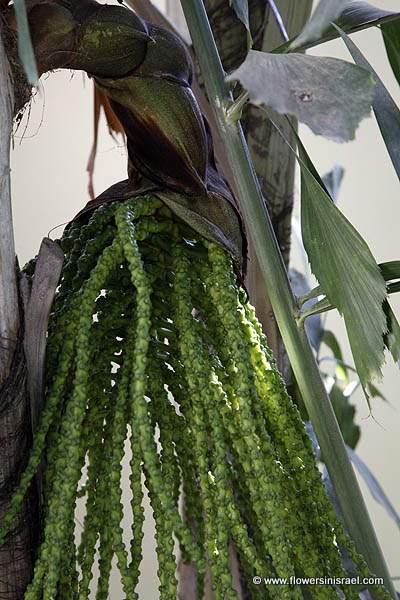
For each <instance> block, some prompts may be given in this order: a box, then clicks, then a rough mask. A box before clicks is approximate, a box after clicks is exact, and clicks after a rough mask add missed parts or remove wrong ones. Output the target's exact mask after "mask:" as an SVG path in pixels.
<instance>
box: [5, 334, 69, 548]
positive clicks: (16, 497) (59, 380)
mask: <svg viewBox="0 0 400 600" xmlns="http://www.w3.org/2000/svg"><path fill="white" fill-rule="evenodd" d="M74 334H75V327H74V326H73V325H71V326H70V328H69V329H68V330H67V331H66V332H65V343H64V351H63V354H62V355H60V357H59V361H58V373H57V376H56V378H55V379H54V382H53V384H52V387H51V389H50V391H49V393H48V396H47V401H46V404H45V406H44V408H43V411H42V413H41V417H40V423H39V426H38V429H37V431H36V432H35V443H34V446H33V448H32V450H31V453H30V456H29V460H28V464H27V466H26V468H25V471H24V472H23V474H22V476H21V479H20V481H19V485H18V489H17V490H16V491H15V492H14V494H13V496H12V498H11V502H10V506H9V509H8V511H7V513H6V514H5V516H4V517H3V519H2V521H1V523H0V524H1V527H0V546H1V545H2V544H3V542H4V540H5V537H6V536H7V534H8V533H9V531H10V529H11V527H12V525H13V523H14V521H15V519H16V516H17V514H18V513H19V511H20V510H21V507H22V503H23V501H24V498H25V495H26V492H27V490H28V488H29V485H30V483H31V481H32V479H33V477H34V476H35V474H36V472H37V470H38V468H39V465H40V461H41V458H42V455H43V452H44V450H45V444H46V436H47V434H48V431H49V429H50V427H51V426H52V424H53V422H54V419H55V417H56V416H57V411H58V410H59V406H60V403H61V402H62V398H63V392H64V386H65V381H66V378H67V375H68V373H69V369H70V365H71V362H72V358H73V352H74Z"/></svg>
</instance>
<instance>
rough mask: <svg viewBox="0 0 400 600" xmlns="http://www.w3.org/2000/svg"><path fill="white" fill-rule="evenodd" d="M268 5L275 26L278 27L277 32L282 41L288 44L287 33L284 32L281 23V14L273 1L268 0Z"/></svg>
mask: <svg viewBox="0 0 400 600" xmlns="http://www.w3.org/2000/svg"><path fill="white" fill-rule="evenodd" d="M268 4H269V5H270V7H271V10H272V12H273V13H274V17H275V21H276V24H277V25H278V27H279V31H280V32H281V35H282V37H283V39H284V40H285V42H288V41H289V36H288V32H287V31H286V27H285V25H284V23H283V20H282V16H281V13H280V12H279V10H278V7H277V6H276V4H275V0H268Z"/></svg>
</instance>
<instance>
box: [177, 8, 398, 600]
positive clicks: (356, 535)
mask: <svg viewBox="0 0 400 600" xmlns="http://www.w3.org/2000/svg"><path fill="white" fill-rule="evenodd" d="M181 4H182V7H183V10H184V13H185V17H186V22H187V24H188V27H189V31H190V34H191V38H192V41H193V45H194V49H195V52H196V56H197V59H198V61H199V64H200V68H201V71H202V74H203V78H204V81H205V86H206V90H207V93H208V98H209V101H210V104H211V106H212V109H213V111H214V114H215V117H216V123H217V126H218V130H219V134H220V137H221V140H223V141H224V142H225V148H226V155H227V160H228V162H229V166H230V167H231V170H232V174H233V177H234V181H235V184H236V189H237V194H238V201H239V203H240V208H241V211H242V214H243V216H244V220H245V224H246V228H247V231H248V233H249V236H250V238H251V241H252V243H253V244H254V249H255V252H256V255H257V258H258V261H259V264H260V269H261V273H262V276H263V281H264V285H265V291H266V293H267V294H268V296H269V298H270V300H271V304H272V307H273V310H274V314H275V317H276V320H277V323H278V326H279V329H280V332H281V335H282V338H283V341H284V344H285V347H286V351H287V353H288V356H289V360H290V364H291V366H292V369H293V372H294V375H295V377H296V380H297V383H298V386H299V389H300V392H301V395H302V398H303V400H304V403H305V405H306V408H307V411H308V414H309V416H310V419H311V421H312V423H313V426H314V428H315V431H316V434H317V437H318V441H319V444H320V446H321V449H322V451H323V454H324V457H326V465H327V468H328V471H329V474H330V476H331V479H332V482H333V485H334V487H335V492H336V494H337V497H338V499H339V502H340V506H341V509H342V511H343V515H344V520H345V525H346V528H347V530H348V531H349V533H350V535H351V537H352V538H353V540H354V542H355V544H356V547H357V549H358V551H359V552H360V553H361V554H362V555H363V556H364V558H365V560H366V561H367V564H368V566H369V568H370V569H371V571H372V572H373V573H375V574H376V575H378V576H380V577H383V578H384V580H385V584H386V586H387V588H388V590H390V593H391V594H392V596H393V598H394V599H395V598H396V593H395V590H394V587H393V584H392V582H391V580H390V575H389V572H388V569H387V566H386V564H385V560H384V558H383V555H382V551H381V549H380V547H379V543H378V540H377V538H376V535H375V531H374V528H373V526H372V523H371V520H370V518H369V515H368V511H367V509H366V506H365V504H364V500H363V497H362V495H361V491H360V488H359V486H358V483H357V479H356V476H355V473H354V470H353V467H352V466H351V463H350V461H349V458H348V455H347V452H346V447H345V444H344V441H343V437H342V434H341V432H340V429H339V426H338V423H337V420H336V417H335V414H334V412H333V409H332V405H331V403H330V400H329V397H328V395H327V393H326V390H325V386H324V383H323V381H322V379H321V375H320V372H319V370H318V366H317V364H316V362H315V358H314V355H313V352H312V349H311V347H310V344H309V341H308V339H307V335H306V333H305V331H304V329H303V328H301V327H300V328H299V327H298V324H297V322H296V315H297V313H298V306H297V303H296V300H295V298H294V295H293V293H292V290H291V287H290V283H289V279H288V276H287V273H286V269H285V265H284V262H283V259H282V255H281V253H280V251H279V247H278V244H277V241H276V237H275V233H274V230H273V227H272V224H271V220H270V218H269V215H268V212H267V209H266V205H265V201H264V198H263V196H262V193H261V189H260V186H259V183H258V180H257V177H256V174H255V171H254V166H253V164H252V162H251V159H250V155H249V151H248V148H247V145H246V142H245V139H244V136H243V132H242V129H241V126H240V122H236V123H232V122H229V121H227V118H226V108H227V107H228V106H229V105H230V104H231V102H232V95H231V93H230V90H229V86H228V84H227V82H226V81H225V73H224V70H223V67H222V64H221V59H220V57H219V54H218V51H217V48H216V45H215V42H214V38H213V35H212V31H211V28H210V24H209V22H208V18H207V13H206V11H205V8H204V5H203V2H202V0H181Z"/></svg>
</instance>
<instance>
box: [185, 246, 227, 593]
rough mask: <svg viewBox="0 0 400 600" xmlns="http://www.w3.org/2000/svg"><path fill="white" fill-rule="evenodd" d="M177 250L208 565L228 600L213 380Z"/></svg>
mask: <svg viewBox="0 0 400 600" xmlns="http://www.w3.org/2000/svg"><path fill="white" fill-rule="evenodd" d="M174 253H175V291H174V299H175V306H176V313H175V320H176V324H177V328H178V330H179V333H180V350H181V358H182V361H183V364H184V367H185V374H186V380H187V383H188V387H189V389H190V391H191V395H192V399H193V404H192V411H193V431H194V441H195V451H196V455H197V464H198V471H199V478H200V488H201V493H202V498H203V507H204V523H205V538H206V546H207V554H208V561H209V566H210V569H211V573H212V581H213V588H214V591H215V593H216V598H217V599H218V600H219V599H220V598H221V599H222V600H223V599H224V598H227V599H228V600H230V599H232V598H233V599H234V598H237V595H236V593H235V592H234V591H233V589H232V580H231V573H230V569H229V557H228V537H227V536H226V535H225V532H226V528H227V520H226V518H225V517H226V516H225V513H224V512H223V511H220V513H219V514H218V516H219V517H220V518H221V519H222V522H221V523H219V524H218V526H217V525H216V519H215V516H216V515H215V501H214V499H213V492H212V488H214V486H213V485H212V479H213V475H212V473H211V472H210V471H209V468H208V459H207V452H206V450H207V446H208V439H207V430H206V427H205V414H204V411H205V409H207V408H208V407H209V406H210V405H211V400H210V398H209V395H210V384H209V381H208V377H206V376H205V374H206V373H207V371H205V370H204V367H205V364H204V361H203V360H202V353H201V351H199V350H198V348H199V342H200V340H199V339H198V338H197V336H196V334H195V328H194V324H193V319H192V314H191V311H192V302H191V298H190V288H189V286H190V275H189V261H188V258H187V256H186V255H185V253H184V250H183V248H182V247H181V246H179V245H176V246H175V248H174ZM210 480H211V481H210Z"/></svg>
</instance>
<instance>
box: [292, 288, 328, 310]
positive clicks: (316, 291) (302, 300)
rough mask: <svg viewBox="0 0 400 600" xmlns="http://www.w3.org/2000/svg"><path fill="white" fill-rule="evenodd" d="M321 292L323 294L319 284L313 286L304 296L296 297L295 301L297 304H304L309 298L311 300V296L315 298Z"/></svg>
mask: <svg viewBox="0 0 400 600" xmlns="http://www.w3.org/2000/svg"><path fill="white" fill-rule="evenodd" d="M321 294H323V291H322V290H321V286H320V285H318V286H317V287H315V288H313V289H312V290H310V291H309V292H307V294H304V296H300V297H299V298H298V299H297V303H298V305H299V306H303V304H305V303H306V302H308V301H309V300H312V299H313V298H317V297H318V296H321Z"/></svg>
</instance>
